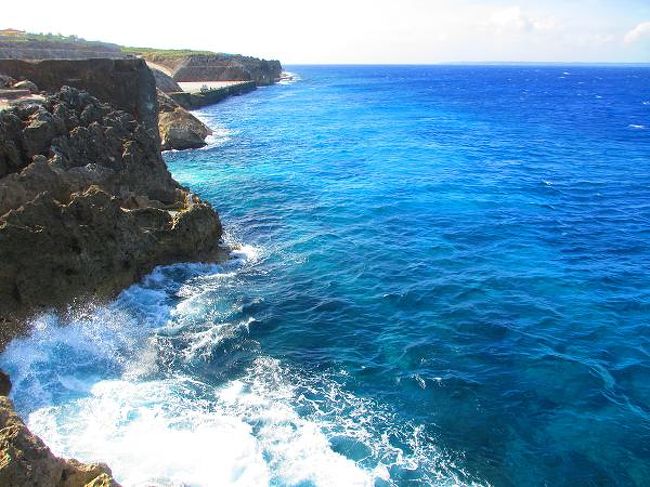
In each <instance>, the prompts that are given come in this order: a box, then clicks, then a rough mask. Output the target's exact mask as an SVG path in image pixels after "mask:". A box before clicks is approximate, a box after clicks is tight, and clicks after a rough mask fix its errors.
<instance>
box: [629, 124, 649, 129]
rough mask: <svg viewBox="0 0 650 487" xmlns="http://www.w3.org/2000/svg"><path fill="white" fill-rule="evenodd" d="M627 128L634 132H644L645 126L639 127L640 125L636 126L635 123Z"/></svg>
mask: <svg viewBox="0 0 650 487" xmlns="http://www.w3.org/2000/svg"><path fill="white" fill-rule="evenodd" d="M627 127H628V128H631V129H634V130H645V128H646V126H645V125H641V124H636V123H631V124H630V125H628V126H627Z"/></svg>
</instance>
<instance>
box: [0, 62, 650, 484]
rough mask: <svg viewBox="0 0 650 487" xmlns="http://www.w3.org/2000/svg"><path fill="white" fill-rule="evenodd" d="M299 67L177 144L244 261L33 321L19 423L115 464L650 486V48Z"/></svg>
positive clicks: (250, 476) (235, 474) (180, 169)
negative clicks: (197, 143)
mask: <svg viewBox="0 0 650 487" xmlns="http://www.w3.org/2000/svg"><path fill="white" fill-rule="evenodd" d="M288 69H289V71H291V72H293V73H295V78H294V80H293V81H287V82H283V83H281V84H278V85H274V86H271V87H266V88H260V89H258V90H257V91H256V92H254V93H251V94H248V95H245V96H240V97H233V98H230V99H228V100H227V101H225V102H223V103H221V104H218V105H214V106H211V107H207V108H204V109H202V110H200V111H198V112H197V115H198V116H199V117H200V118H202V119H203V120H204V121H206V122H207V123H208V124H209V125H210V126H211V127H212V128H213V129H214V131H215V133H214V135H213V136H212V138H211V139H210V144H209V145H208V146H207V147H206V148H204V149H200V150H194V151H183V152H168V153H166V154H165V158H166V160H167V163H168V165H169V168H170V170H171V172H172V174H173V175H174V177H175V178H176V179H177V180H179V181H180V182H181V183H182V184H184V185H187V186H189V187H190V188H192V190H193V191H194V192H195V193H197V194H198V195H200V196H201V197H202V198H204V199H207V200H208V201H210V202H211V203H212V204H213V205H214V207H215V208H216V209H217V210H218V211H219V213H220V216H221V218H222V221H223V223H224V227H225V230H226V238H225V241H226V242H225V243H226V244H228V245H231V246H232V247H233V248H234V249H235V250H234V251H233V252H232V259H231V260H230V261H229V262H227V263H225V264H223V265H207V264H205V265H203V264H192V265H188V264H179V265H174V266H169V267H162V268H158V269H156V271H154V272H153V273H152V274H151V275H149V276H147V277H146V278H145V279H144V280H143V281H142V282H141V283H139V284H136V285H134V286H132V287H130V288H129V289H127V290H125V291H124V292H122V293H121V294H120V296H119V297H118V298H117V299H116V300H115V301H114V302H112V303H109V304H107V305H103V306H88V307H87V308H84V309H83V310H81V311H76V312H75V313H72V314H71V315H70V316H68V317H65V318H60V317H56V316H54V315H44V316H41V317H39V318H37V319H35V320H34V331H33V333H32V334H31V336H29V337H26V338H23V339H18V340H15V341H14V342H12V344H11V345H10V346H9V347H8V349H7V350H6V352H5V353H4V354H3V355H2V356H1V357H0V367H2V368H3V369H6V370H7V371H8V372H9V374H10V375H11V377H12V379H13V381H14V390H13V393H12V397H13V399H14V401H15V403H16V406H17V409H18V411H19V412H20V413H21V415H23V417H25V418H26V419H27V422H28V425H29V427H30V428H31V429H32V430H33V431H34V432H35V433H37V434H39V435H41V436H42V437H43V439H44V440H45V441H46V442H47V444H48V445H49V446H50V447H51V448H52V450H53V451H54V452H55V453H56V454H59V455H64V456H72V457H76V458H78V459H80V460H84V461H92V460H101V461H104V462H106V463H108V464H109V465H110V467H111V468H112V470H113V472H114V474H115V476H116V477H117V479H118V480H119V481H121V482H122V483H123V484H124V485H125V486H152V485H155V486H230V485H232V486H265V485H269V486H301V487H307V486H357V485H358V486H419V485H439V486H451V485H477V486H478V485H493V486H564V485H566V486H609V485H621V486H647V485H650V69H649V68H647V67H634V66H627V67H626V66H586V65H585V66H532V65H531V66H528V65H526V66H390V67H389V66H321V67H318V66H294V67H289V68H288ZM61 325H65V326H61Z"/></svg>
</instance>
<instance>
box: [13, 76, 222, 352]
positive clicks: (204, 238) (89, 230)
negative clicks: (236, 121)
mask: <svg viewBox="0 0 650 487" xmlns="http://www.w3.org/2000/svg"><path fill="white" fill-rule="evenodd" d="M154 93H155V91H154ZM156 134H157V131H156ZM220 237H221V225H220V222H219V219H218V217H217V215H216V213H214V211H213V210H212V208H211V207H210V206H209V205H208V204H206V203H203V202H201V201H200V200H199V199H198V198H197V197H196V196H194V195H192V194H191V193H189V192H188V191H187V190H186V189H184V188H182V187H181V186H180V185H178V184H177V183H176V182H175V181H174V180H173V179H172V177H171V175H170V174H169V172H168V171H167V168H166V166H165V163H164V161H163V160H162V158H161V156H160V145H159V141H158V137H157V136H156V137H153V136H152V133H151V130H150V129H148V128H147V127H146V126H145V125H144V124H143V123H140V122H139V121H138V120H137V119H136V118H134V117H133V116H132V115H131V114H129V113H127V112H124V111H121V110H115V109H114V108H113V107H111V106H110V105H107V104H103V103H101V102H99V100H97V99H96V98H94V97H92V96H90V95H89V94H88V93H85V92H80V91H78V90H76V89H74V88H69V87H65V88H63V89H61V90H60V91H59V92H57V93H56V94H54V95H52V96H48V97H47V98H46V99H45V100H44V101H43V102H41V103H34V102H30V103H27V104H22V105H19V106H16V107H14V108H12V109H9V110H5V111H2V112H0V262H2V263H3V265H2V266H1V267H0V320H2V321H4V323H1V322H0V325H1V326H0V346H1V345H2V344H4V343H5V342H6V341H7V340H8V339H10V338H11V337H12V336H13V335H14V334H15V333H17V332H19V331H20V325H19V323H20V322H21V321H20V318H22V317H24V316H25V315H26V314H28V313H33V312H35V311H38V310H41V309H46V308H49V307H57V306H63V305H66V304H68V303H71V302H72V301H73V300H75V299H81V300H83V299H85V298H92V299H95V298H99V299H101V298H105V297H108V296H111V295H112V294H113V293H115V292H116V291H118V290H120V289H122V288H124V287H125V286H128V285H129V284H131V283H133V282H134V281H135V280H137V279H138V278H139V277H141V276H142V275H143V274H144V273H147V272H150V271H151V270H152V269H153V267H154V266H156V265H159V264H166V263H172V262H177V261H195V260H213V259H215V258H217V257H218V256H219V250H218V247H217V244H218V240H219V238H220Z"/></svg>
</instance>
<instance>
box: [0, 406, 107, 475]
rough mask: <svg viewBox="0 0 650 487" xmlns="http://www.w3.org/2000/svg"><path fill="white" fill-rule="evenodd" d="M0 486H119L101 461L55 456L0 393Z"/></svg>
mask: <svg viewBox="0 0 650 487" xmlns="http://www.w3.org/2000/svg"><path fill="white" fill-rule="evenodd" d="M0 485H6V486H11V487H99V486H102V487H119V484H118V483H117V482H116V481H115V480H114V479H113V477H112V473H111V470H110V469H109V468H108V467H107V466H106V465H104V464H102V463H93V464H84V463H81V462H78V461H76V460H64V459H62V458H58V457H56V456H55V455H54V454H53V453H52V452H51V451H50V449H49V448H48V447H47V446H46V445H45V443H43V441H42V440H41V439H40V438H39V437H38V436H36V435H34V434H32V433H31V432H30V431H29V429H28V428H27V426H25V423H23V421H22V420H21V419H20V417H18V415H17V414H16V412H15V411H14V408H13V404H12V403H11V401H10V400H9V398H8V397H6V396H0Z"/></svg>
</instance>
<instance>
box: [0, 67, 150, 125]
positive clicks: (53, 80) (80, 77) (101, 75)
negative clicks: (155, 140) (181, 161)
mask: <svg viewBox="0 0 650 487" xmlns="http://www.w3.org/2000/svg"><path fill="white" fill-rule="evenodd" d="M0 73H2V74H4V75H7V76H10V77H12V78H15V79H16V80H30V81H32V82H34V83H36V85H37V86H38V87H39V88H40V89H41V90H44V91H46V92H48V93H54V92H55V91H57V90H58V89H60V88H61V87H62V86H64V85H66V86H72V87H75V88H78V89H81V90H85V91H87V92H89V93H90V94H92V95H93V96H94V97H96V98H98V99H99V100H100V101H102V102H104V103H108V104H110V105H112V106H113V107H115V108H119V109H120V110H124V111H126V112H128V113H130V114H131V115H133V116H134V117H135V118H136V119H137V120H138V121H139V122H141V123H142V124H143V125H144V126H145V128H147V129H149V130H150V131H151V136H152V137H157V133H158V104H157V101H156V82H155V80H154V77H153V74H152V73H151V71H150V70H149V68H147V65H146V63H145V62H144V61H143V60H142V59H86V60H78V61H60V60H45V61H34V62H31V61H22V60H17V59H5V60H0Z"/></svg>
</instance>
